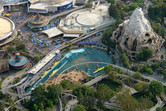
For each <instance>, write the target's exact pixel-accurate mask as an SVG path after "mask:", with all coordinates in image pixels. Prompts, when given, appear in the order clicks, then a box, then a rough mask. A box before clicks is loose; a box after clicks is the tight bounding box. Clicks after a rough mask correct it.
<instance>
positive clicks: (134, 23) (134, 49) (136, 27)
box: [112, 8, 164, 59]
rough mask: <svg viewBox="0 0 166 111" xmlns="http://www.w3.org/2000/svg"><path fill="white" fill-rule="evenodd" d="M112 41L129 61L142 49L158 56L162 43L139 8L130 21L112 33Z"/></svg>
mask: <svg viewBox="0 0 166 111" xmlns="http://www.w3.org/2000/svg"><path fill="white" fill-rule="evenodd" d="M112 39H114V40H115V41H117V42H118V43H119V45H120V47H121V48H122V49H123V50H125V51H126V52H127V53H128V55H129V57H130V58H131V59H135V57H136V55H137V53H139V52H140V51H142V49H143V48H148V49H152V50H153V51H154V55H159V54H160V48H161V46H162V44H163V42H164V40H163V39H162V37H161V36H159V35H157V34H156V33H155V32H154V30H153V29H152V27H151V25H150V23H149V21H148V20H147V19H146V18H145V17H144V13H143V11H142V9H141V8H136V9H135V11H134V12H133V14H132V15H131V17H130V19H128V20H125V21H124V22H123V23H122V24H120V25H119V27H118V28H117V29H116V30H115V31H114V32H113V35H112Z"/></svg>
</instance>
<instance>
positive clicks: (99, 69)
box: [93, 67, 104, 74]
mask: <svg viewBox="0 0 166 111" xmlns="http://www.w3.org/2000/svg"><path fill="white" fill-rule="evenodd" d="M103 69H104V67H101V68H98V69H97V70H96V71H94V72H93V74H95V73H97V72H99V71H101V70H103Z"/></svg>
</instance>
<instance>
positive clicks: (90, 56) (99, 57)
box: [31, 48, 112, 88]
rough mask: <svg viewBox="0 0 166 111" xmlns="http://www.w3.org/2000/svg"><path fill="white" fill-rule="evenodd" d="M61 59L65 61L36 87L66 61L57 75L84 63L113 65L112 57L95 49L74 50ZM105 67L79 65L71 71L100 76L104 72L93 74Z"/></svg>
mask: <svg viewBox="0 0 166 111" xmlns="http://www.w3.org/2000/svg"><path fill="white" fill-rule="evenodd" d="M85 53H86V54H85ZM61 59H63V60H61V61H60V62H59V63H58V64H57V65H56V66H55V67H53V68H52V69H51V70H50V71H49V72H48V74H47V75H46V76H45V77H44V78H42V79H40V80H38V81H37V82H35V83H36V84H35V86H38V85H39V84H40V83H44V82H45V81H46V80H47V79H48V78H49V75H51V74H52V72H53V71H54V70H56V69H59V68H60V67H61V66H62V65H63V64H64V63H65V62H66V61H67V63H66V64H65V65H64V66H63V67H62V68H61V69H59V70H58V71H57V72H56V74H60V73H61V72H63V71H64V70H65V69H67V68H69V67H71V66H73V65H76V64H81V63H84V62H106V63H112V56H111V55H109V54H107V53H106V52H105V51H103V50H100V49H96V48H93V49H92V48H81V49H74V50H71V51H69V52H67V53H66V54H64V55H63V56H62V57H61ZM103 66H105V64H94V63H90V64H83V65H79V66H76V67H73V68H71V69H69V70H70V71H71V70H73V69H78V70H84V71H85V72H87V73H88V74H89V75H90V76H98V75H100V74H101V73H102V72H103V70H101V71H99V72H98V73H95V74H93V72H94V71H96V70H97V69H98V68H101V67H103ZM33 87H34V85H33V86H32V87H31V88H33Z"/></svg>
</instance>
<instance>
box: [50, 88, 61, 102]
mask: <svg viewBox="0 0 166 111" xmlns="http://www.w3.org/2000/svg"><path fill="white" fill-rule="evenodd" d="M47 90H48V92H47V99H49V100H52V101H53V104H56V103H58V98H59V96H60V94H61V93H62V86H61V85H50V86H48V87H47ZM49 102H51V101H49ZM49 104H51V103H49Z"/></svg>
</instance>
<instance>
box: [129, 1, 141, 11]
mask: <svg viewBox="0 0 166 111" xmlns="http://www.w3.org/2000/svg"><path fill="white" fill-rule="evenodd" d="M137 7H139V6H138V5H137V4H136V3H131V4H130V5H129V8H130V11H132V10H135V9H136V8H137Z"/></svg>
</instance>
